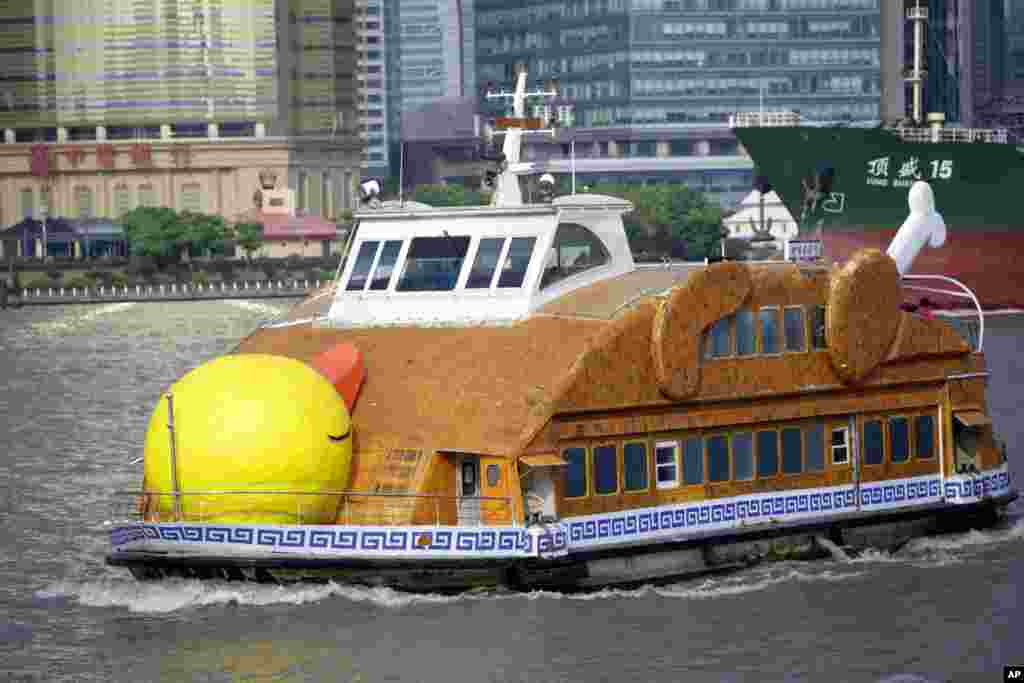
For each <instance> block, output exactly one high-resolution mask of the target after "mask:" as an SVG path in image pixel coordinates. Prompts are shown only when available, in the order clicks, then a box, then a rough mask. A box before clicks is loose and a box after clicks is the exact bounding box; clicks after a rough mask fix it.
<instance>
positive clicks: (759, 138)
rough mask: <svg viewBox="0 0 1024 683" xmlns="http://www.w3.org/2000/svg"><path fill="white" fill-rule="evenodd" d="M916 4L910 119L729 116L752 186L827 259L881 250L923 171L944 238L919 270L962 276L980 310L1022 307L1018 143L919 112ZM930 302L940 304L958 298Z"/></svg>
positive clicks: (1023, 170) (911, 11)
mask: <svg viewBox="0 0 1024 683" xmlns="http://www.w3.org/2000/svg"><path fill="white" fill-rule="evenodd" d="M907 4H908V5H910V4H911V3H909V2H908V3H907ZM921 4H922V3H920V2H915V3H913V6H908V7H907V9H906V16H907V19H908V20H910V21H911V22H913V23H914V25H915V31H914V36H915V41H914V55H915V58H914V63H913V66H912V68H911V69H910V70H909V74H908V77H907V79H906V80H907V81H908V82H909V83H910V85H911V86H912V87H911V90H912V93H913V113H912V115H911V117H910V119H909V120H907V121H902V122H899V123H897V124H895V125H885V126H882V125H878V123H877V122H873V123H871V124H870V125H862V124H837V123H832V124H819V123H815V122H808V121H805V120H803V119H802V118H801V116H800V115H799V114H798V113H796V112H791V111H762V112H741V113H738V114H737V115H735V116H733V117H732V118H731V120H730V125H731V127H732V129H733V132H734V133H735V135H736V137H737V139H738V140H739V142H740V144H741V145H742V146H743V149H745V150H746V152H747V153H748V154H749V155H750V157H751V159H752V160H753V162H754V165H755V167H756V169H757V170H756V172H757V174H758V176H759V177H760V180H761V181H762V183H767V185H769V186H770V187H771V188H772V189H774V190H775V191H776V192H777V193H778V195H779V197H780V198H781V199H782V202H783V203H784V204H785V206H786V208H787V209H788V210H789V212H790V214H791V215H792V216H793V217H794V219H796V221H797V223H798V225H799V230H800V234H799V237H800V238H801V239H816V240H820V242H821V245H822V249H823V256H824V257H825V258H826V259H827V260H829V261H832V262H837V263H842V262H844V261H846V260H847V259H849V258H850V256H852V255H853V253H854V252H856V251H857V250H858V249H863V248H868V247H874V248H878V249H882V250H884V249H885V248H886V245H887V244H888V243H889V242H890V241H891V240H892V239H893V237H894V235H895V232H896V230H897V229H898V228H899V226H900V224H901V222H902V221H903V219H904V218H905V217H906V213H907V204H906V196H907V191H908V190H909V189H910V186H911V185H912V184H913V183H914V182H916V181H917V180H924V181H926V182H928V183H930V184H931V185H932V186H933V187H934V189H935V192H936V194H937V195H938V198H939V201H940V202H941V203H940V206H939V209H940V210H941V211H942V215H943V217H944V218H945V221H946V224H947V226H948V229H949V231H950V234H951V235H952V237H953V239H951V240H950V241H949V243H947V244H946V245H945V246H943V247H942V248H938V249H929V250H926V251H925V252H923V253H922V254H921V257H920V259H919V260H918V262H917V264H916V267H917V269H918V271H919V272H922V273H928V272H931V273H944V274H946V275H949V276H952V277H955V278H956V279H958V280H960V281H962V282H964V283H966V284H967V285H968V286H969V287H971V289H972V290H973V291H974V292H975V293H976V294H977V295H978V298H979V300H980V301H981V303H982V305H983V306H984V307H985V308H986V309H1019V308H1024V268H1022V263H1024V260H1022V259H1021V258H1020V255H1021V253H1024V223H1022V222H1021V219H1020V216H1019V215H1018V214H1017V213H1016V211H1015V210H1014V208H1013V205H1012V203H1008V202H1006V201H1005V197H1006V196H1007V193H1008V191H1010V190H1009V189H1008V188H1013V187H1016V186H1017V185H1018V184H1019V183H1020V182H1021V180H1022V179H1024V155H1022V151H1024V147H1021V146H1020V144H1019V142H1018V143H1015V142H1014V141H1013V140H1011V139H1010V136H1009V134H1008V131H1006V130H1005V129H990V128H963V127H957V126H953V125H947V124H946V123H945V117H944V115H943V114H941V113H931V114H927V115H925V114H924V112H923V111H922V102H923V95H922V92H923V81H924V79H925V71H924V64H925V47H924V41H925V36H926V35H927V34H926V33H925V24H926V22H927V20H928V8H927V7H924V6H920V5H921ZM762 187H764V185H763V184H762ZM994 245H999V246H998V248H995V247H994ZM931 299H932V301H933V302H934V303H936V304H938V305H941V306H942V307H944V308H959V307H960V305H961V303H962V302H960V301H957V300H956V299H950V298H949V297H934V296H933V297H931Z"/></svg>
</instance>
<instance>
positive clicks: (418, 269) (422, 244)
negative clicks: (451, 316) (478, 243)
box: [397, 236, 470, 292]
mask: <svg viewBox="0 0 1024 683" xmlns="http://www.w3.org/2000/svg"><path fill="white" fill-rule="evenodd" d="M469 240H470V238H469V237H468V236H459V237H451V236H445V237H414V238H413V240H412V244H410V245H409V254H408V255H407V256H406V257H405V266H404V268H403V270H402V277H401V279H399V281H398V287H397V289H398V291H399V292H447V291H451V290H453V289H455V284H456V282H458V280H459V273H460V272H461V271H462V262H463V261H464V260H465V258H466V252H467V251H468V250H469Z"/></svg>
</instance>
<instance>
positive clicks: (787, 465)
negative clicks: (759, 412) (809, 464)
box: [782, 427, 803, 474]
mask: <svg viewBox="0 0 1024 683" xmlns="http://www.w3.org/2000/svg"><path fill="white" fill-rule="evenodd" d="M801 471H803V443H802V440H801V434H800V428H799V427H786V428H785V429H783V430H782V473H783V474H799V473H800V472H801Z"/></svg>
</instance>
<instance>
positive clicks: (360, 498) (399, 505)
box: [112, 490, 518, 526]
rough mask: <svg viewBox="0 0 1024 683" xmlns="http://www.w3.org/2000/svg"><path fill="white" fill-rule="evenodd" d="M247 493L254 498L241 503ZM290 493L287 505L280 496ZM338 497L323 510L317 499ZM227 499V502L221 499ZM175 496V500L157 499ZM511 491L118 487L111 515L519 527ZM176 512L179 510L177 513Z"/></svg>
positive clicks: (120, 517)
mask: <svg viewBox="0 0 1024 683" xmlns="http://www.w3.org/2000/svg"><path fill="white" fill-rule="evenodd" d="M245 497H249V498H250V499H252V500H251V501H249V502H245V500H244V499H245ZM286 497H291V498H292V499H293V500H292V501H291V502H289V503H288V504H287V505H285V504H283V503H282V502H279V501H281V500H282V499H283V498H286ZM324 497H328V498H336V499H337V507H336V508H335V510H334V511H333V512H329V513H327V515H326V516H327V517H329V518H330V521H327V522H325V521H324V517H325V511H324V508H325V507H326V508H327V509H328V510H330V505H324V504H323V501H321V500H317V499H318V498H324ZM227 498H230V499H231V502H230V503H228V504H225V500H226V499H227ZM164 499H169V501H174V500H175V499H177V502H178V503H179V504H178V505H174V504H173V502H164V503H163V504H161V501H162V500H164ZM513 503H514V502H513V500H512V498H511V497H510V496H452V495H444V494H433V493H394V492H383V491H291V490H272V491H253V490H222V491H180V492H177V493H174V492H168V491H117V492H116V493H115V498H114V502H113V504H114V510H113V515H112V516H113V518H114V519H118V520H128V521H133V522H138V521H145V522H153V523H177V522H183V521H187V522H200V523H203V522H212V521H219V520H220V519H223V518H224V517H239V516H243V515H244V516H246V517H249V516H252V517H260V518H261V519H263V520H265V521H267V522H269V523H273V524H286V525H293V524H339V525H346V526H348V525H353V526H410V525H416V526H429V525H432V526H447V525H456V524H458V525H464V526H485V525H489V524H510V525H512V526H518V522H517V520H516V515H515V506H514V504H513ZM179 511H180V512H179Z"/></svg>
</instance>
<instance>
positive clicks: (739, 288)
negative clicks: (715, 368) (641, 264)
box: [651, 262, 752, 399]
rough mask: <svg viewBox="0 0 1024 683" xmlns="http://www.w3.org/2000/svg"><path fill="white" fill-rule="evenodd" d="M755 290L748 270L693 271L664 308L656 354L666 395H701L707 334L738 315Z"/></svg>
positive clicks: (727, 266) (657, 324)
mask: <svg viewBox="0 0 1024 683" xmlns="http://www.w3.org/2000/svg"><path fill="white" fill-rule="evenodd" d="M751 286H752V285H751V277H750V268H749V267H748V266H746V265H744V264H742V263H735V262H733V263H716V264H715V265H713V266H709V267H708V268H705V269H703V270H700V271H697V272H695V273H693V274H692V275H691V276H690V278H689V279H688V280H687V282H686V284H685V285H683V286H682V287H677V288H675V289H673V290H672V293H671V294H670V295H669V297H668V300H667V301H665V302H663V303H662V304H661V305H660V306H659V308H658V311H657V315H656V317H655V319H654V328H653V335H652V338H651V342H652V343H651V353H652V356H653V360H654V372H655V377H656V378H657V381H658V386H659V387H660V388H661V390H662V392H664V393H665V395H667V396H669V397H670V398H675V399H684V398H689V397H691V396H693V395H694V394H696V393H697V391H698V389H699V388H700V342H701V335H702V333H703V332H704V330H706V329H707V328H708V327H709V326H710V325H711V324H712V323H714V322H715V321H716V320H718V319H719V318H722V317H724V316H727V315H729V314H730V313H733V312H735V311H736V309H738V308H739V307H740V306H741V305H742V304H743V301H744V300H745V299H746V298H747V297H748V296H749V295H750V291H751Z"/></svg>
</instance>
